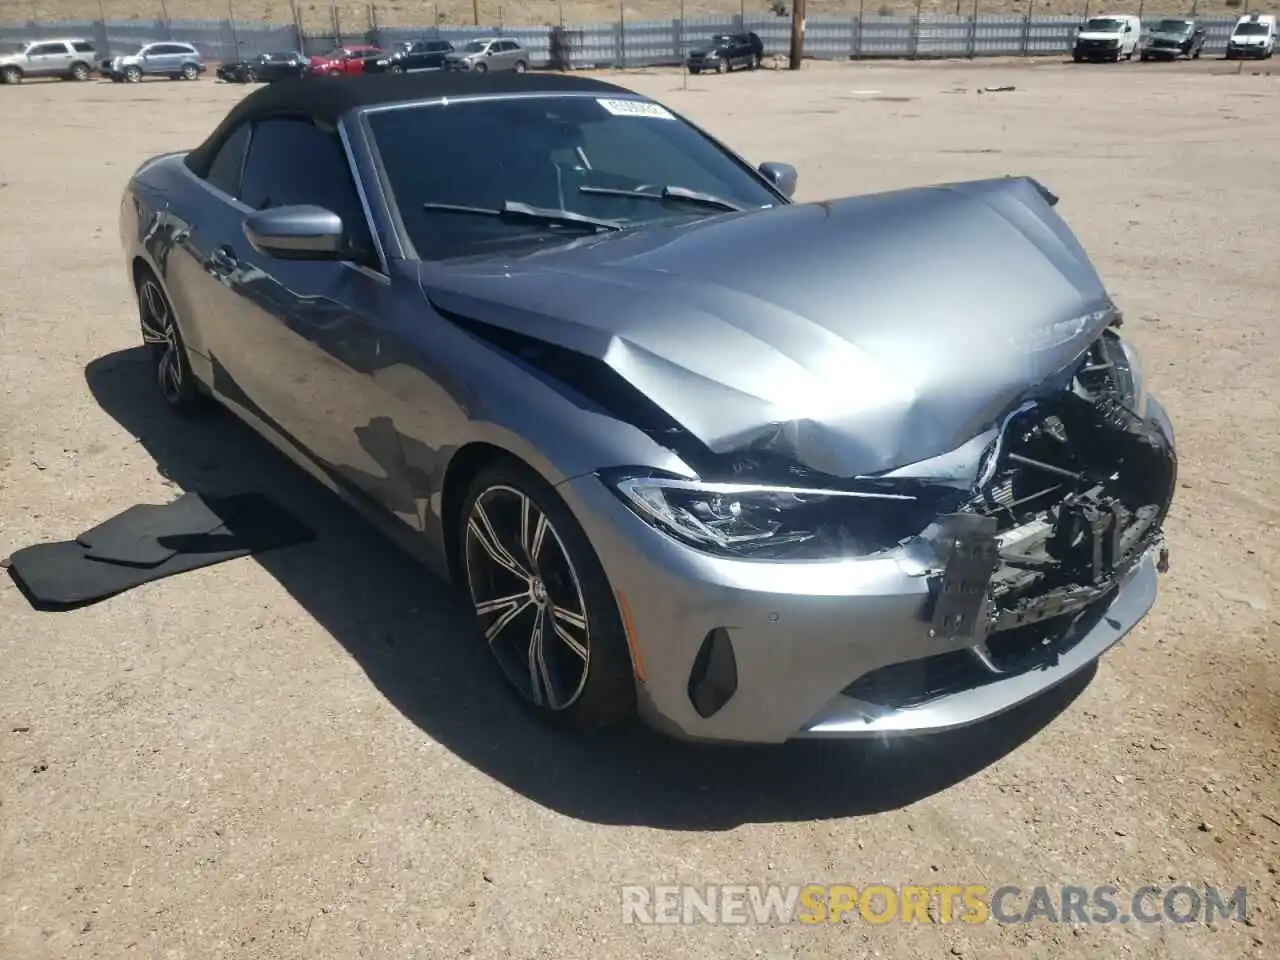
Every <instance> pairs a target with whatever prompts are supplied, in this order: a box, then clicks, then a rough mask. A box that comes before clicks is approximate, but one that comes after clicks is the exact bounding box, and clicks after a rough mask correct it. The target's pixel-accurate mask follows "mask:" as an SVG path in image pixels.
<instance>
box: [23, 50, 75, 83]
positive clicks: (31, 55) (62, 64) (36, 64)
mask: <svg viewBox="0 0 1280 960" xmlns="http://www.w3.org/2000/svg"><path fill="white" fill-rule="evenodd" d="M27 62H28V63H29V66H28V67H27V71H26V72H27V74H28V75H30V76H33V77H49V76H53V75H55V74H58V73H62V72H63V71H65V70H66V69H67V68H68V66H70V63H71V57H70V55H69V53H68V51H67V45H66V44H65V43H37V44H35V45H33V46H32V47H31V49H30V50H28V51H27Z"/></svg>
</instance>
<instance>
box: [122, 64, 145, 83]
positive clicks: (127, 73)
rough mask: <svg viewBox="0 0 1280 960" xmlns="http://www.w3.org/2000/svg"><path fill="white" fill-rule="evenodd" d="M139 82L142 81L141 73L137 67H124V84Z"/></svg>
mask: <svg viewBox="0 0 1280 960" xmlns="http://www.w3.org/2000/svg"><path fill="white" fill-rule="evenodd" d="M141 81H142V71H141V70H139V69H138V68H137V67H125V68H124V82H125V83H140V82H141Z"/></svg>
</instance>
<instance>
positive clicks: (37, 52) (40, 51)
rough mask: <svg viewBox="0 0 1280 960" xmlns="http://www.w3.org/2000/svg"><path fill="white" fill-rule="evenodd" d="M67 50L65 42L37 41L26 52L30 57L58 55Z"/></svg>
mask: <svg viewBox="0 0 1280 960" xmlns="http://www.w3.org/2000/svg"><path fill="white" fill-rule="evenodd" d="M66 52H67V45H66V44H65V43H38V44H36V45H35V46H34V47H32V48H31V51H30V52H29V53H28V54H27V55H28V56H31V57H47V56H58V55H59V54H65V53H66Z"/></svg>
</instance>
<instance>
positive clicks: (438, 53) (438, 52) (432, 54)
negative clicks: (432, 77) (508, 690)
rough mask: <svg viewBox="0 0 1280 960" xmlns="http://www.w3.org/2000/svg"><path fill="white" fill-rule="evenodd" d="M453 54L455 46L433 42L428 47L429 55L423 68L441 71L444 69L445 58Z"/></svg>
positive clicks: (441, 41)
mask: <svg viewBox="0 0 1280 960" xmlns="http://www.w3.org/2000/svg"><path fill="white" fill-rule="evenodd" d="M452 52H453V45H452V44H449V43H446V42H445V41H443V40H433V41H431V42H430V43H429V44H428V45H427V54H426V56H425V57H424V58H423V67H424V68H426V69H428V70H440V69H442V68H443V67H444V58H445V57H446V56H448V55H449V54H450V53H452Z"/></svg>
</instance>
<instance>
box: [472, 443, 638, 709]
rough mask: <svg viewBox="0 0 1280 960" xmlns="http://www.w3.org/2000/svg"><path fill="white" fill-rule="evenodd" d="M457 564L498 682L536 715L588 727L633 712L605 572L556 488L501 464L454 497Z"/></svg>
mask: <svg viewBox="0 0 1280 960" xmlns="http://www.w3.org/2000/svg"><path fill="white" fill-rule="evenodd" d="M460 526H461V527H462V529H461V531H460V541H461V542H460V543H459V547H460V549H459V558H458V559H459V568H460V572H461V573H462V575H463V577H465V579H466V585H467V590H468V595H469V599H470V601H471V605H472V608H473V609H474V611H475V614H476V619H477V622H478V624H479V627H480V632H481V635H482V636H483V637H484V640H485V642H486V644H487V645H488V647H489V651H490V653H492V654H493V657H494V660H495V661H496V662H497V664H498V666H499V667H500V668H501V670H502V672H503V674H504V675H505V676H506V678H507V680H508V681H509V682H510V683H511V685H512V686H513V687H515V689H516V691H517V692H518V693H519V694H520V696H521V698H522V699H523V700H524V701H525V702H526V703H527V704H529V705H530V706H532V707H533V708H534V709H535V710H536V711H537V712H538V714H539V715H541V716H542V717H544V718H546V719H553V720H556V721H559V722H564V723H567V724H568V725H570V726H572V727H577V728H582V729H589V728H598V727H604V726H609V725H612V724H615V723H618V722H619V721H622V720H625V719H627V718H628V717H630V716H631V715H632V714H633V713H634V711H635V679H634V675H633V673H632V669H631V659H630V654H629V652H628V648H627V644H626V639H625V634H624V633H623V628H622V622H621V618H620V617H619V615H618V610H617V607H616V605H615V604H614V601H613V596H612V592H611V591H610V590H609V588H608V582H607V580H606V578H605V575H604V570H603V569H602V568H601V567H600V562H599V560H597V559H596V557H595V552H594V551H593V550H592V549H591V547H590V544H589V543H588V541H587V539H586V536H585V534H583V533H582V531H581V528H579V527H578V525H577V523H576V521H575V520H574V519H573V516H572V514H570V513H569V511H568V508H567V507H565V506H564V504H563V502H562V501H561V500H560V499H559V497H558V496H557V495H556V494H555V492H554V491H553V490H552V489H551V488H550V487H548V486H547V485H546V484H544V483H543V482H542V481H541V480H540V479H539V478H538V477H537V476H536V475H533V474H532V473H531V472H530V471H528V470H527V469H526V468H523V467H521V466H518V465H516V464H511V465H507V464H506V463H505V462H500V463H498V464H495V465H494V466H491V467H489V468H487V469H485V470H483V471H481V473H480V475H479V476H477V477H476V479H475V480H474V481H473V483H472V484H471V487H470V490H469V492H468V495H467V497H466V499H465V501H464V503H463V513H462V522H461V524H460Z"/></svg>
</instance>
